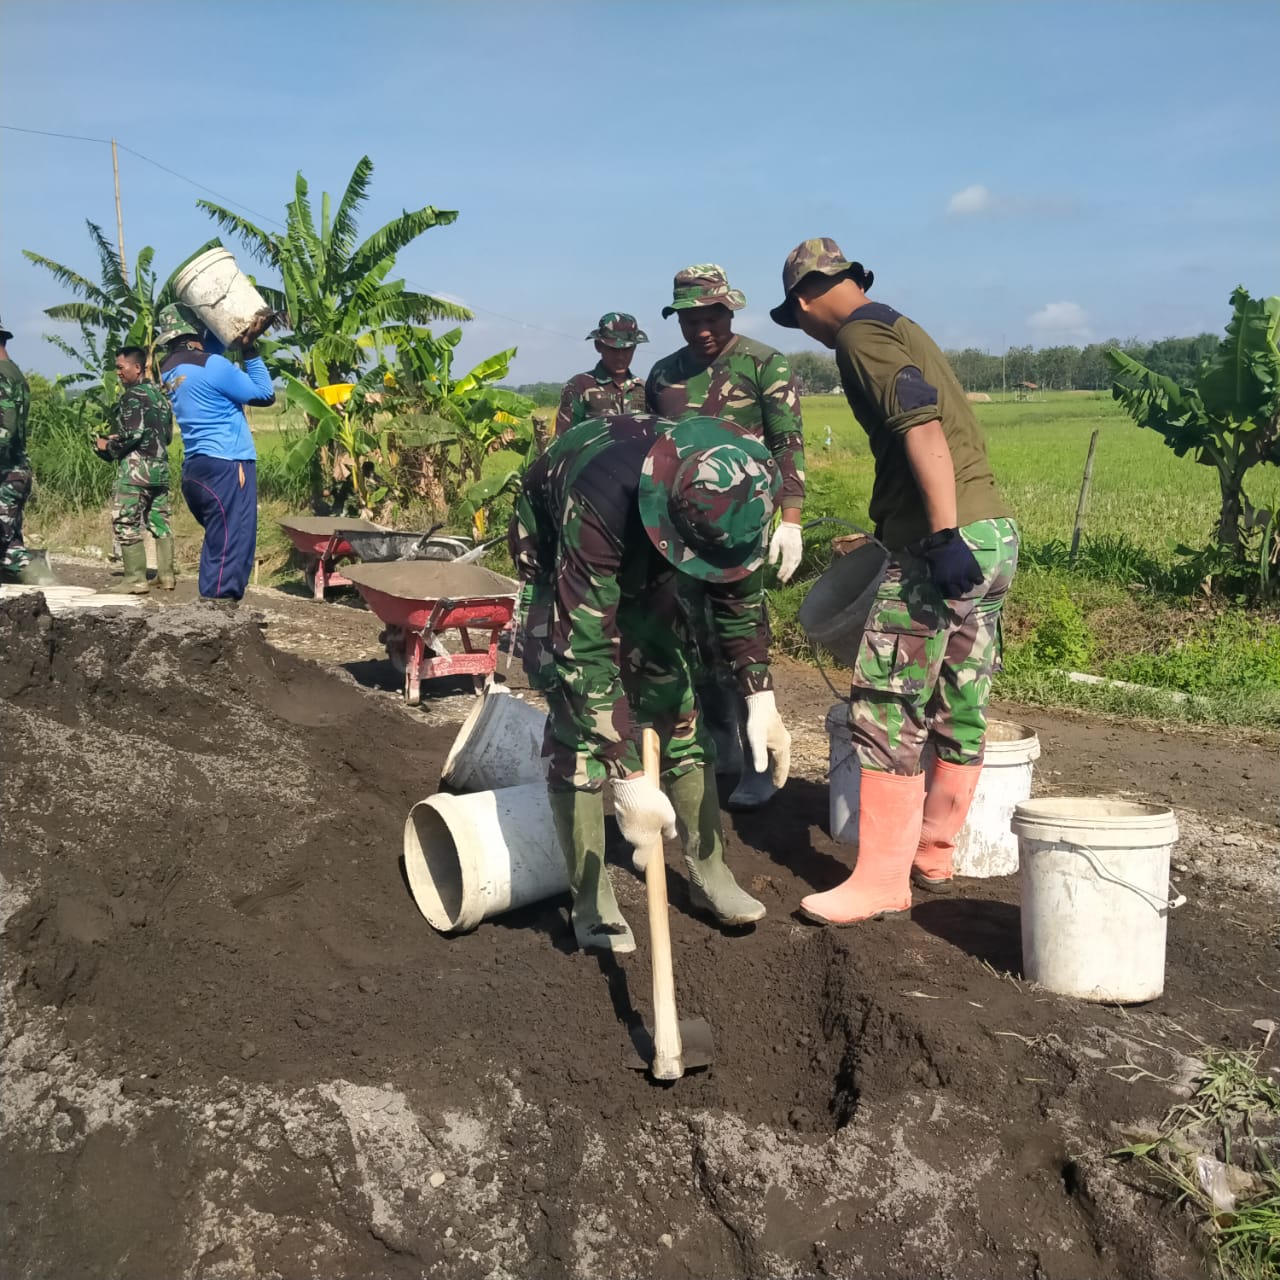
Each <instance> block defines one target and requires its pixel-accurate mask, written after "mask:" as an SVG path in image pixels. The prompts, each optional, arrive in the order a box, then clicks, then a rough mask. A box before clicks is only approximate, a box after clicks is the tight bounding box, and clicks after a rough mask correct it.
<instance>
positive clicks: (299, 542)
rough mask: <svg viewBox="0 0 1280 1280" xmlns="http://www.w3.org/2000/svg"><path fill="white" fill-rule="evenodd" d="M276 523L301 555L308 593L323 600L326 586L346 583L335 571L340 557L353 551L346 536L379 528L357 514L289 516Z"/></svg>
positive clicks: (345, 578)
mask: <svg viewBox="0 0 1280 1280" xmlns="http://www.w3.org/2000/svg"><path fill="white" fill-rule="evenodd" d="M280 527H281V528H282V529H283V530H284V531H285V533H286V534H287V535H288V537H289V541H290V542H292V543H293V545H294V547H295V548H296V549H297V551H298V554H299V555H301V556H302V559H303V574H304V576H305V577H306V580H307V585H308V586H309V587H310V588H311V594H312V596H313V598H314V599H316V600H323V599H324V593H325V590H326V589H327V588H328V587H349V586H350V585H351V580H350V579H349V578H347V577H345V576H344V575H343V574H341V573H339V572H338V568H337V565H338V562H339V561H340V560H350V559H351V558H352V557H353V556H354V555H355V554H356V553H355V552H354V551H353V550H352V549H351V544H350V542H349V541H348V540H347V539H348V535H350V534H354V533H358V532H361V531H363V532H374V533H376V532H380V530H379V529H378V526H377V525H376V524H374V523H373V522H372V521H369V520H363V519H361V518H360V517H359V516H290V517H289V519H287V520H281V521H280Z"/></svg>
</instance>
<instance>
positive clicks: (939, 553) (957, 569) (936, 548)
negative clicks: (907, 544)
mask: <svg viewBox="0 0 1280 1280" xmlns="http://www.w3.org/2000/svg"><path fill="white" fill-rule="evenodd" d="M917 549H918V551H919V554H920V555H921V556H922V557H923V558H924V560H925V562H926V563H927V564H928V566H929V577H931V578H932V579H933V585H934V586H935V587H937V588H938V591H939V592H940V593H941V594H942V597H943V599H945V600H958V599H960V597H961V596H964V595H967V594H968V592H969V591H971V590H972V589H973V588H974V587H976V586H978V585H980V584H981V582H982V577H983V574H982V566H981V565H980V564H979V563H978V558H977V557H976V556H975V555H974V554H973V552H972V551H970V550H969V544H968V543H967V542H966V541H965V540H964V539H963V538H962V537H961V536H960V530H959V529H940V530H939V531H938V532H937V533H931V534H930V535H929V536H928V537H927V538H925V539H923V541H921V542H920V543H918V544H917Z"/></svg>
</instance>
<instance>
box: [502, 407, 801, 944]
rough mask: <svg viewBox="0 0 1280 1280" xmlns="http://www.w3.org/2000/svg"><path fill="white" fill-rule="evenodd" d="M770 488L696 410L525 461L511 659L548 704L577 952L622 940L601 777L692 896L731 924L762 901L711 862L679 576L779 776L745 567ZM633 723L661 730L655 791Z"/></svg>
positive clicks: (585, 428) (747, 918) (766, 470)
mask: <svg viewBox="0 0 1280 1280" xmlns="http://www.w3.org/2000/svg"><path fill="white" fill-rule="evenodd" d="M777 488H778V477H777V468H776V466H775V465H774V463H773V460H772V458H770V456H769V453H768V451H767V450H766V449H765V448H764V447H763V446H761V445H760V444H759V443H758V442H756V441H755V440H754V439H752V438H751V436H750V435H749V434H747V433H746V432H744V431H742V430H741V428H738V427H735V426H733V425H732V424H729V423H725V422H717V421H715V420H713V419H708V418H692V419H689V420H687V421H685V422H683V423H680V424H679V425H675V426H673V425H672V424H671V423H667V422H662V421H660V420H658V419H656V418H653V417H646V416H621V417H610V418H592V419H588V420H587V421H586V422H583V423H580V424H579V425H578V426H576V427H573V428H571V429H570V430H569V431H568V432H566V433H565V434H564V435H563V436H559V437H557V439H556V440H555V441H553V443H552V445H551V447H550V448H549V449H548V450H547V452H546V453H545V454H544V455H543V456H542V457H541V458H539V459H538V460H537V461H536V462H535V463H534V464H533V465H532V466H531V467H530V468H529V470H528V472H527V473H526V475H525V480H524V484H523V486H522V489H521V491H520V493H519V495H518V497H517V500H516V510H515V515H514V516H513V517H512V521H511V527H510V530H509V534H508V538H509V543H510V548H511V555H512V558H513V560H514V561H515V563H516V567H517V570H518V572H519V575H520V578H521V580H522V581H523V582H524V584H525V586H524V596H525V600H524V603H525V619H526V623H525V627H526V631H525V634H526V640H525V651H524V653H525V656H524V663H525V670H526V671H527V672H528V675H529V680H530V683H531V684H532V685H533V687H534V688H536V689H540V690H542V691H543V692H544V693H545V694H546V697H547V703H548V706H549V709H550V716H549V718H548V726H547V735H546V740H545V743H544V746H543V755H544V757H546V758H547V760H548V788H549V791H550V797H551V807H552V812H553V813H554V815H555V821H556V828H557V831H558V833H559V836H560V840H561V844H562V847H563V850H564V854H565V859H566V862H567V863H568V867H569V880H570V885H571V888H572V892H573V926H574V932H575V934H576V936H577V939H578V944H579V946H581V947H582V948H584V949H595V950H609V951H618V952H622V951H631V950H634V948H635V940H634V938H633V937H632V934H631V930H630V928H629V927H628V926H627V922H626V921H625V920H624V919H623V917H622V913H621V912H620V911H619V909H618V904H617V901H616V900H615V898H614V895H613V887H612V885H611V884H610V881H609V876H608V873H607V871H606V870H605V866H604V803H603V797H602V796H601V789H602V787H603V785H604V783H605V781H606V780H611V781H612V785H613V801H614V812H615V814H616V815H617V819H618V826H619V827H620V828H621V830H622V834H623V836H624V837H625V838H626V839H627V840H628V841H630V843H631V844H632V845H633V846H635V848H636V850H637V851H640V850H644V849H647V848H648V845H649V842H650V841H651V840H652V839H655V838H656V837H658V836H659V834H666V835H667V836H674V835H675V834H676V831H677V829H678V830H679V833H680V836H681V838H682V840H683V844H684V853H685V859H686V862H687V864H688V867H689V873H690V880H691V894H692V898H693V900H694V902H695V903H696V904H698V905H699V906H701V907H702V908H704V909H707V910H709V911H711V912H712V914H714V915H715V916H716V918H717V919H718V920H719V921H720V922H721V923H722V924H728V925H741V924H747V923H750V922H751V921H753V920H758V919H759V918H760V917H761V916H763V915H764V907H763V906H762V905H761V904H760V903H759V902H757V901H756V900H755V899H754V898H752V897H750V895H748V894H747V893H746V892H745V891H744V890H743V889H741V888H740V887H739V886H738V884H737V882H736V880H735V879H734V877H733V874H732V872H731V871H730V870H729V868H728V867H727V866H726V865H725V861H724V842H723V837H722V832H721V826H720V806H719V802H718V800H717V797H716V788H715V773H714V760H713V756H714V750H713V749H712V748H711V747H710V745H709V743H708V742H707V740H706V739H705V737H704V735H703V733H702V730H701V724H700V719H699V715H698V706H697V702H696V700H695V697H694V692H693V681H692V676H691V673H690V669H689V661H688V634H687V627H686V625H685V621H684V614H683V611H682V609H681V606H680V601H679V596H678V591H677V585H678V580H679V579H683V578H685V577H692V578H695V579H697V580H698V581H700V582H702V583H704V584H705V586H706V593H707V599H708V602H709V604H710V613H711V617H712V619H713V624H714V626H715V629H716V634H717V636H718V637H719V639H720V642H721V644H722V645H723V649H724V653H725V655H726V657H727V659H728V660H729V662H730V663H731V664H732V666H733V670H734V672H735V675H736V678H737V680H738V684H739V687H740V688H741V689H742V691H743V693H744V694H745V695H746V697H747V702H748V709H749V719H750V732H751V739H750V741H751V745H752V750H753V752H754V753H755V756H756V760H757V763H758V765H759V767H760V768H761V769H762V770H763V769H765V768H766V767H770V768H771V770H772V778H773V780H774V782H775V783H776V785H778V786H781V785H782V783H783V782H785V781H786V776H787V770H788V768H789V761H790V735H789V734H788V733H787V731H786V729H785V728H784V726H783V724H782V721H781V719H780V717H779V716H778V711H777V706H776V703H775V700H774V695H773V685H772V680H771V678H770V674H769V665H768V660H769V651H768V635H767V632H766V630H765V628H764V626H763V625H762V617H763V614H762V607H761V606H762V593H761V588H760V576H759V573H758V569H759V566H760V563H761V561H762V558H763V551H764V531H765V529H766V528H767V527H768V523H769V520H770V517H771V516H772V515H773V512H774V502H775V495H776V492H777ZM641 724H649V725H652V726H653V727H654V728H655V729H656V730H657V732H658V735H659V737H660V739H661V741H662V777H663V781H664V783H665V785H666V794H664V793H663V792H662V791H661V790H660V789H659V788H657V787H655V786H654V785H653V784H652V783H651V782H650V781H649V780H648V779H647V778H646V777H645V775H644V773H643V772H642V771H641V762H640V753H639V747H638V741H639V729H638V726H639V725H641ZM668 797H670V798H669V799H668ZM636 865H637V869H642V864H641V863H640V862H639V860H638V859H637V864H636Z"/></svg>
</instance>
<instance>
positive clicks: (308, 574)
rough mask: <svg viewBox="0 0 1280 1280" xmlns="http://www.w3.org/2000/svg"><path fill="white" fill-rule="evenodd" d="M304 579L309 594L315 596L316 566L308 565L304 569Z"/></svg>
mask: <svg viewBox="0 0 1280 1280" xmlns="http://www.w3.org/2000/svg"><path fill="white" fill-rule="evenodd" d="M302 581H303V582H304V583H305V584H306V588H307V595H309V596H312V597H313V598H314V596H315V594H316V566H315V565H313V564H309V565H306V566H305V567H304V568H303V570H302Z"/></svg>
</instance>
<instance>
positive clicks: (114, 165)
mask: <svg viewBox="0 0 1280 1280" xmlns="http://www.w3.org/2000/svg"><path fill="white" fill-rule="evenodd" d="M111 171H112V173H113V174H114V175H115V180H116V244H117V245H118V246H119V247H120V274H121V275H122V276H123V277H124V282H125V284H128V283H129V268H128V267H127V266H126V265H125V260H124V218H123V216H122V215H121V213H120V157H119V155H118V154H117V152H116V140H115V139H114V138H112V139H111Z"/></svg>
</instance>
